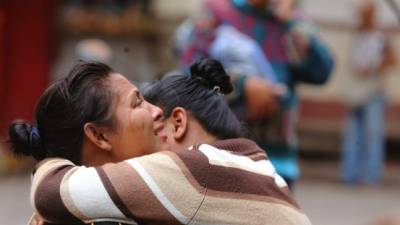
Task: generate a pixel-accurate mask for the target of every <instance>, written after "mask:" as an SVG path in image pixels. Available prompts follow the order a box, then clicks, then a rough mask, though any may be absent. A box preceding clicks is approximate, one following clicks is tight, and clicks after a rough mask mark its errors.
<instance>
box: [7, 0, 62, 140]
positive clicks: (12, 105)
mask: <svg viewBox="0 0 400 225" xmlns="http://www.w3.org/2000/svg"><path fill="white" fill-rule="evenodd" d="M55 2H56V1H54V0H2V1H1V5H0V7H1V9H0V11H1V12H2V16H1V17H0V18H2V19H0V22H1V21H2V25H0V35H1V38H0V41H1V42H0V66H1V67H0V82H1V83H0V91H1V92H0V137H4V136H5V133H6V130H7V127H8V126H9V124H10V122H11V121H13V120H14V119H15V118H22V119H26V120H31V119H32V115H33V112H34V107H35V104H36V101H37V99H38V97H39V96H40V95H41V93H42V92H43V90H44V88H45V87H46V86H47V82H48V78H49V69H50V67H51V65H52V64H51V61H52V53H53V51H52V47H53V46H52V22H53V20H52V16H53V13H54V5H55Z"/></svg>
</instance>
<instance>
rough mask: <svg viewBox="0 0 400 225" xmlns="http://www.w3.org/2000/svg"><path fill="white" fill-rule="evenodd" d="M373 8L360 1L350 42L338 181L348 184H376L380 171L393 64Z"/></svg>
mask: <svg viewBox="0 0 400 225" xmlns="http://www.w3.org/2000/svg"><path fill="white" fill-rule="evenodd" d="M376 13H377V8H376V5H375V4H374V3H373V2H372V1H367V2H364V3H363V4H362V5H361V7H360V9H359V11H358V16H359V25H358V30H357V36H356V38H355V40H354V48H353V58H352V59H353V60H352V67H353V71H354V73H353V74H352V77H351V81H352V82H349V84H351V87H350V86H349V87H348V90H347V91H346V96H345V100H346V102H347V104H348V106H349V112H348V115H347V124H346V128H345V132H344V136H343V145H342V171H341V173H342V179H343V180H344V182H346V183H348V184H354V183H358V182H361V183H365V184H371V185H376V184H378V183H380V181H381V180H382V174H383V169H384V158H385V157H384V154H385V148H384V145H385V144H384V138H385V110H386V97H385V90H384V78H385V77H384V75H385V70H387V69H388V68H389V67H391V66H393V65H394V64H395V61H396V59H395V56H394V50H393V46H391V44H390V43H389V42H388V38H387V37H386V36H385V35H384V33H383V32H381V31H380V30H379V27H378V24H377V19H376Z"/></svg>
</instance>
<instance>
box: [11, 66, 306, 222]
mask: <svg viewBox="0 0 400 225" xmlns="http://www.w3.org/2000/svg"><path fill="white" fill-rule="evenodd" d="M84 65H85V64H84ZM96 65H97V64H96ZM79 74H81V77H80V78H79V79H76V83H75V85H76V84H80V82H83V81H85V79H87V76H88V74H90V73H86V72H84V73H83V72H81V73H79ZM82 74H85V75H82ZM113 74H114V75H115V73H113V72H108V73H107V75H106V76H105V77H106V78H105V79H109V78H110V76H111V77H112V76H114V75H113ZM70 76H71V74H70ZM68 77H69V76H68ZM68 77H67V78H65V79H68ZM126 82H128V81H126V79H124V82H123V83H124V84H125V86H124V85H122V83H121V85H115V86H109V85H104V86H102V87H103V88H106V89H107V90H109V92H110V93H111V94H110V99H112V100H111V101H109V103H110V104H109V105H108V108H106V109H104V110H105V111H104V112H105V114H104V115H110V117H109V118H110V119H111V121H114V122H115V123H116V125H115V126H114V127H113V126H110V125H109V124H112V123H104V122H102V121H97V120H94V119H93V118H91V117H88V119H87V120H80V121H79V122H80V125H77V127H79V126H80V127H81V132H80V133H78V132H76V133H71V136H70V137H71V138H73V137H74V135H76V136H79V135H80V138H81V139H82V140H83V141H81V144H80V145H78V146H74V147H73V148H71V149H72V150H74V154H71V155H64V154H63V151H62V150H60V149H62V148H61V147H62V146H58V147H60V148H57V149H58V150H57V149H56V148H53V146H51V147H50V148H49V147H47V146H46V143H47V142H48V141H47V139H48V138H51V136H47V135H45V133H46V132H45V130H46V128H44V127H43V126H56V125H54V124H42V123H41V122H40V120H39V119H38V114H36V119H37V130H38V131H39V132H38V134H35V133H36V132H33V133H32V132H31V131H32V130H35V128H33V129H31V128H30V125H27V124H21V123H20V124H19V125H18V126H24V127H26V130H24V132H25V136H23V135H22V136H23V137H24V138H25V140H31V139H32V140H33V139H34V138H37V139H38V145H36V146H37V147H34V146H33V145H30V144H29V142H25V146H24V147H23V148H19V147H18V145H17V144H18V143H19V142H18V141H20V142H23V141H24V139H22V138H19V139H18V138H16V137H14V138H13V137H12V135H11V138H12V141H13V143H15V144H14V145H15V151H16V152H23V151H22V149H24V153H26V154H32V155H34V154H35V153H34V152H35V151H39V152H42V155H40V157H38V155H34V156H35V157H36V159H38V160H42V161H41V162H39V164H38V165H37V167H36V169H35V172H34V177H33V181H32V192H31V199H32V204H33V207H34V209H35V211H36V212H37V213H38V214H39V215H40V216H41V217H42V218H43V219H44V220H45V221H48V222H52V223H57V224H82V223H89V224H90V223H94V224H96V223H100V222H102V221H114V222H119V223H126V224H278V225H279V224H310V221H309V220H308V218H307V216H306V215H305V214H304V213H303V212H302V210H301V209H300V207H299V206H298V205H297V203H296V202H295V201H294V200H293V198H292V197H291V196H290V194H289V191H288V189H287V186H286V183H285V182H284V181H283V179H282V178H281V177H280V176H279V175H278V174H276V172H275V169H274V168H273V166H272V165H271V163H270V162H269V160H268V158H267V156H266V155H265V153H264V151H263V150H262V149H260V148H259V147H258V146H257V145H256V144H255V143H254V142H252V141H250V140H248V139H243V138H240V135H241V131H240V123H239V121H238V120H237V119H236V117H235V116H234V115H233V113H232V112H231V111H230V110H229V108H228V106H227V105H226V103H225V102H224V98H223V96H222V95H223V94H227V93H229V92H230V91H232V86H231V84H230V80H229V76H227V74H226V73H225V71H224V69H223V68H222V66H221V65H220V64H219V62H217V61H215V60H212V59H203V60H200V61H198V62H196V63H195V64H193V65H192V67H191V76H187V75H173V76H168V77H165V78H163V79H162V80H160V81H157V82H155V83H154V84H153V85H152V86H150V87H149V89H148V90H146V95H147V96H148V99H149V100H150V101H152V102H154V104H157V105H159V106H160V107H162V108H163V109H164V115H163V118H161V117H162V116H160V115H159V114H160V112H161V110H159V108H158V107H156V106H154V105H151V104H150V103H148V102H146V101H145V100H144V99H143V98H142V97H141V95H140V93H139V92H137V91H136V90H137V89H136V88H135V87H134V86H133V85H132V84H130V83H129V82H128V83H129V85H128V83H126ZM83 83H84V82H83ZM109 83H110V82H105V84H109ZM67 84H68V83H67ZM122 87H125V88H122ZM122 89H123V90H122ZM66 90H68V95H76V94H83V93H78V92H75V91H73V90H70V89H69V88H68V85H67V88H66ZM84 90H88V89H87V88H84ZM93 92H96V91H95V90H92V92H88V93H93ZM88 93H86V94H87V96H91V95H89V94H88ZM51 97H52V95H50V96H49V95H46V94H45V95H44V97H42V98H44V100H43V99H42V100H41V101H44V102H46V103H47V104H50V105H57V104H58V103H59V102H58V101H52V98H51ZM74 97H75V98H79V95H77V96H74ZM102 99H103V98H99V100H102ZM135 99H137V100H135ZM63 100H64V98H63ZM66 100H68V99H66ZM93 102H95V100H93ZM68 104H70V103H68ZM90 104H91V103H89V102H86V104H80V105H77V106H76V107H77V109H76V111H75V112H80V111H84V110H83V108H85V107H87V106H88V105H90ZM46 106H47V105H46ZM79 107H81V108H79ZM39 108H40V104H39V105H38V111H39V112H40V110H39ZM52 109H53V110H50V111H46V113H54V112H57V113H59V114H66V117H68V116H69V114H70V113H71V112H67V111H64V110H61V108H60V109H59V108H57V107H53V108H52ZM95 114H96V113H94V114H93V115H95ZM39 115H40V114H39ZM160 121H161V122H162V123H161V125H159V124H160V123H159V122H160ZM60 122H62V121H60ZM15 126H16V124H14V125H13V126H12V127H11V128H10V131H11V132H13V131H15ZM121 127H122V128H121ZM150 131H151V132H150ZM65 132H68V130H66V131H65ZM51 133H53V132H51ZM31 136H32V138H31ZM39 136H40V137H39ZM146 136H148V138H147V137H146ZM17 137H21V135H20V136H18V135H17ZM113 137H115V139H113ZM125 137H126V139H125ZM130 137H131V138H130ZM149 140H150V141H149ZM148 142H151V143H148ZM143 143H148V144H146V145H147V146H144V145H143ZM135 145H138V146H139V147H141V149H142V150H141V151H137V149H138V148H137V147H136V146H135ZM20 147H21V146H20ZM28 147H29V148H28ZM146 148H148V149H146ZM157 148H158V149H157ZM87 149H88V150H87ZM139 149H140V148H139ZM164 149H168V151H160V152H156V153H153V152H155V150H164ZM54 151H59V152H58V153H56V154H55V153H54ZM119 151H121V152H120V153H117V152H119ZM85 152H86V153H85ZM122 152H124V154H122ZM150 153H152V154H150ZM96 154H100V155H104V156H102V157H100V156H96ZM115 155H118V156H119V157H115ZM140 155H142V156H140ZM138 156H140V157H138ZM92 157H93V159H92ZM124 157H126V158H124ZM122 160H124V161H122ZM119 161H120V162H119ZM107 162H110V163H107ZM103 163H106V164H103ZM82 164H83V165H87V166H89V167H86V166H81V165H82Z"/></svg>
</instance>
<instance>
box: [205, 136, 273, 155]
mask: <svg viewBox="0 0 400 225" xmlns="http://www.w3.org/2000/svg"><path fill="white" fill-rule="evenodd" d="M211 145H212V146H214V147H216V148H219V149H224V150H227V151H230V152H232V153H233V154H235V155H244V156H248V157H250V158H253V159H257V160H258V159H267V154H266V153H265V151H264V150H263V149H261V148H260V147H259V146H258V145H257V144H256V143H255V142H254V141H252V140H249V139H246V138H235V139H226V140H218V141H216V142H214V143H212V144H211Z"/></svg>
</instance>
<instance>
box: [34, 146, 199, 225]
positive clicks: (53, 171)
mask: <svg viewBox="0 0 400 225" xmlns="http://www.w3.org/2000/svg"><path fill="white" fill-rule="evenodd" d="M190 176H191V175H190V174H189V170H188V169H186V168H185V167H184V166H183V164H182V163H179V159H178V158H177V157H174V154H173V153H157V154H152V155H149V156H144V157H139V158H134V159H130V160H127V161H124V162H121V163H108V164H105V165H103V166H101V167H84V166H74V165H73V164H72V163H71V162H69V161H68V160H63V159H52V160H48V161H46V162H44V163H42V164H41V165H40V166H39V168H38V170H37V171H36V173H35V175H34V177H33V182H32V190H31V199H32V204H33V206H34V208H35V209H36V211H37V212H38V213H39V214H40V215H41V216H42V217H43V218H45V219H46V220H48V221H50V222H53V223H66V222H68V223H77V221H84V222H85V223H90V222H95V221H116V222H123V223H128V224H138V223H139V224H141V223H146V224H159V223H161V222H164V223H165V222H167V223H168V224H186V223H188V222H189V221H190V220H191V218H192V217H193V216H194V214H195V212H196V211H197V210H198V208H199V205H200V204H201V201H202V200H203V198H204V195H205V188H203V187H201V186H200V185H198V184H197V186H193V185H196V184H195V182H193V181H194V179H192V180H191V179H190ZM178 184H179V185H178ZM178 189H179V190H178Z"/></svg>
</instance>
